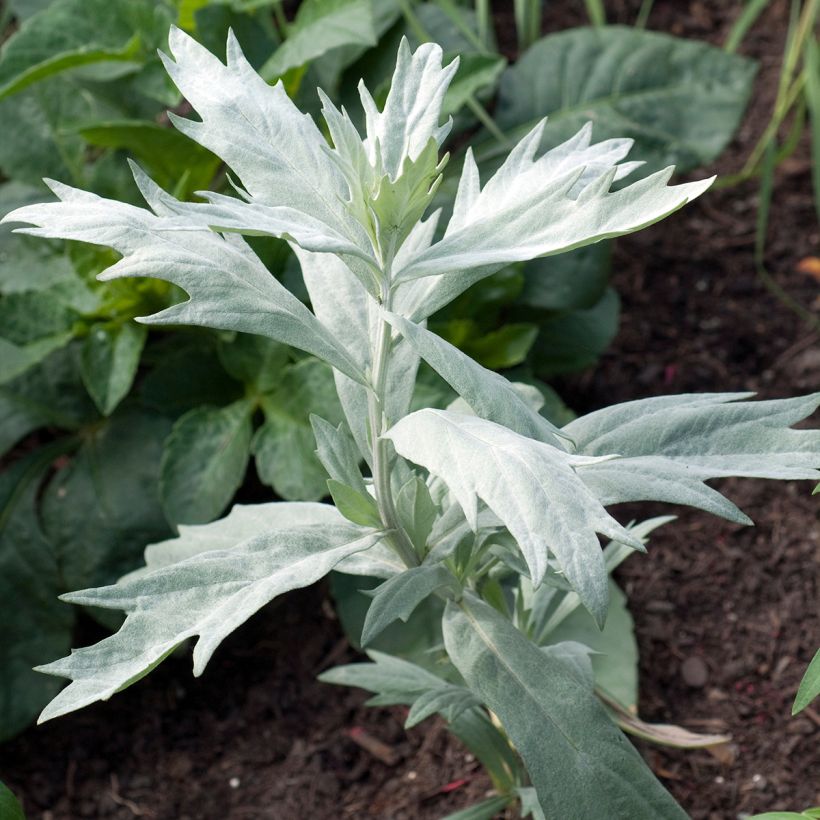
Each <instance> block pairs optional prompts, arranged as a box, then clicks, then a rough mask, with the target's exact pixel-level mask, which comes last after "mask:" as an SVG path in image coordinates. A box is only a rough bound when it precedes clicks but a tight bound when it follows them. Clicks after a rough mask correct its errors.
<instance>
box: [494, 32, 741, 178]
mask: <svg viewBox="0 0 820 820" xmlns="http://www.w3.org/2000/svg"><path fill="white" fill-rule="evenodd" d="M756 68H757V67H756V64H755V63H754V62H753V61H752V60H749V59H746V58H744V57H739V56H736V55H731V54H727V53H726V52H725V51H723V50H722V49H719V48H715V47H714V46H711V45H708V44H707V43H703V42H698V41H696V40H692V39H684V38H681V37H671V36H669V35H667V34H661V33H659V32H653V31H642V30H638V29H635V28H628V27H625V26H604V27H596V28H576V29H571V30H569V31H563V32H559V33H557V34H551V35H548V36H547V37H544V38H542V39H541V40H539V41H538V42H537V43H535V44H534V45H533V46H532V47H531V48H530V49H528V50H527V52H526V54H524V55H522V57H521V59H520V60H518V62H517V63H516V64H515V65H514V66H512V67H510V68H509V69H507V71H506V72H505V74H504V75H503V77H502V78H501V86H500V89H499V95H498V105H497V108H496V112H495V116H496V120H497V122H498V125H499V127H500V128H501V129H503V130H504V132H505V133H507V134H510V135H511V136H514V137H517V136H518V135H521V134H523V133H526V132H527V131H529V130H530V128H532V126H533V125H535V123H536V122H538V121H539V120H540V119H541V118H542V117H545V116H549V117H551V118H552V119H551V120H550V122H549V123H548V125H547V128H546V130H545V132H544V135H543V139H542V143H541V145H542V147H545V148H547V147H551V146H553V145H557V144H558V143H560V142H562V141H563V140H565V139H568V138H569V137H570V136H572V134H574V133H575V132H576V131H577V130H578V129H579V128H580V127H581V126H582V125H583V124H584V123H586V122H590V121H591V122H592V123H593V125H594V128H595V133H596V135H597V137H598V138H599V139H607V138H610V137H631V138H632V139H634V140H635V143H636V144H635V156H636V157H637V158H640V159H641V160H643V161H644V162H645V163H646V167H645V173H651V172H654V171H658V170H660V169H661V168H663V167H665V166H667V165H670V164H675V165H677V166H678V167H679V168H680V169H681V170H689V169H692V168H695V167H697V166H700V165H706V164H708V163H710V162H712V161H713V160H714V159H716V158H717V156H718V154H720V152H721V151H722V150H723V149H724V148H725V146H726V145H727V144H728V143H729V140H730V139H731V137H732V135H733V134H734V132H735V130H736V129H737V127H738V125H739V123H740V119H741V117H742V115H743V112H744V110H745V108H746V103H747V101H748V99H749V96H750V94H751V90H752V81H753V79H754V75H755V71H756ZM693 111H697V112H698V116H697V117H693V116H692V112H693Z"/></svg>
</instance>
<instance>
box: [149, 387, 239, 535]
mask: <svg viewBox="0 0 820 820" xmlns="http://www.w3.org/2000/svg"><path fill="white" fill-rule="evenodd" d="M252 412H253V405H252V404H251V403H250V402H248V401H247V400H244V399H241V400H240V401H237V402H234V403H233V404H229V405H227V406H226V407H198V408H195V409H194V410H191V411H190V412H188V413H186V414H185V415H184V416H182V417H180V418H179V419H178V420H177V422H176V423H175V424H174V428H173V430H172V431H171V435H170V436H169V437H168V439H167V441H166V442H165V449H164V452H163V455H162V472H161V475H160V493H161V495H162V506H163V509H164V510H165V514H166V516H167V517H168V520H169V521H170V522H171V523H172V524H204V523H206V522H208V521H212V520H213V519H214V518H216V517H217V516H219V515H220V514H221V513H222V511H223V510H224V509H225V507H227V505H228V504H229V503H230V500H231V499H232V498H233V496H234V493H235V492H236V490H237V489H238V487H239V485H240V484H241V483H242V479H243V478H244V477H245V470H246V468H247V465H248V458H249V456H250V444H251V434H252V429H251V414H252Z"/></svg>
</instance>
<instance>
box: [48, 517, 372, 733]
mask: <svg viewBox="0 0 820 820" xmlns="http://www.w3.org/2000/svg"><path fill="white" fill-rule="evenodd" d="M378 538H379V535H378V533H374V532H373V531H367V530H364V529H362V528H361V527H354V526H353V525H347V524H337V525H335V526H326V525H322V526H301V527H300V526H297V527H291V528H289V529H284V530H269V531H267V532H266V531H262V532H257V533H256V534H255V535H253V536H251V537H250V538H247V539H245V540H239V541H237V543H235V544H234V546H233V547H232V548H231V549H227V550H211V551H208V552H203V553H199V554H198V555H195V556H193V557H191V558H189V559H187V560H184V561H182V562H180V563H176V564H172V565H170V566H166V567H163V568H160V569H157V570H154V571H153V572H149V573H147V574H145V575H140V576H137V577H132V578H128V577H126V578H124V579H122V580H121V581H120V582H119V583H117V584H114V585H112V586H108V587H101V588H99V589H89V590H84V591H81V592H74V593H71V594H69V595H66V596H64V599H65V600H67V601H69V602H70V603H76V604H84V605H88V606H100V607H104V608H108V609H123V610H125V612H126V620H125V623H124V624H123V626H122V628H121V629H120V631H119V632H117V633H116V634H115V635H112V636H110V637H108V638H105V639H104V640H102V641H100V642H99V643H98V644H95V645H94V646H90V647H85V648H83V649H78V650H75V651H74V652H72V654H71V655H70V656H68V657H67V658H63V659H62V660H59V661H55V662H53V663H50V664H48V665H47V666H43V667H40V668H39V671H41V672H46V673H48V674H51V675H56V676H58V677H64V678H69V679H70V680H71V681H72V682H71V684H70V685H69V686H67V687H66V688H65V689H64V690H63V691H62V692H61V693H60V694H59V695H58V696H57V697H56V698H55V699H54V700H53V701H52V702H51V703H50V704H49V706H48V707H46V709H45V711H44V712H43V714H42V715H41V717H40V720H41V722H42V721H44V720H49V719H51V718H54V717H57V716H59V715H63V714H66V713H67V712H71V711H74V710H75V709H79V708H81V707H83V706H87V705H88V704H90V703H94V702H95V701H97V700H107V699H108V698H110V697H111V695H113V694H115V693H116V692H119V691H121V690H122V689H125V688H126V687H127V686H130V685H131V684H132V683H134V682H136V681H137V680H139V679H140V678H142V677H143V676H144V675H146V674H147V673H148V672H150V671H151V670H152V669H153V668H154V667H155V666H156V665H157V664H159V663H160V662H161V661H162V660H164V659H165V658H166V657H167V656H168V655H169V654H170V653H171V652H172V651H173V650H174V649H175V648H176V647H177V646H179V645H180V644H181V643H182V642H183V641H185V640H186V639H188V638H192V637H194V636H199V639H198V640H197V643H196V646H195V647H194V653H193V660H194V674H195V675H201V674H202V671H203V670H204V668H205V666H206V664H207V663H208V661H209V660H210V658H211V655H212V654H213V652H214V650H215V649H216V648H217V647H218V646H219V644H220V643H221V642H222V641H223V640H224V639H225V638H226V637H227V636H228V635H229V634H230V633H231V632H233V630H234V629H236V628H237V627H238V626H240V625H241V624H243V623H244V622H245V621H246V620H247V619H248V618H249V617H250V616H251V615H253V614H254V613H255V612H256V611H257V610H258V609H260V608H261V607H263V606H264V605H265V604H267V603H268V602H269V601H271V600H273V598H275V597H276V596H277V595H280V594H282V593H283V592H287V591H289V590H291V589H299V588H301V587H305V586H308V585H309V584H312V583H313V582H314V581H317V580H319V579H320V578H322V577H323V576H324V575H326V574H327V573H328V572H330V570H331V569H333V567H335V566H336V564H338V563H339V561H341V560H342V559H343V558H345V557H346V556H348V555H352V554H353V553H354V552H358V551H360V550H363V549H367V548H368V547H369V546H372V545H373V544H374V543H375V542H376V541H377V540H378Z"/></svg>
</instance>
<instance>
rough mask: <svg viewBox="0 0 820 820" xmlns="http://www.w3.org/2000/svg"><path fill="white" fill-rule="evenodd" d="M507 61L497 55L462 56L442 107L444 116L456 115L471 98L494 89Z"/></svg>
mask: <svg viewBox="0 0 820 820" xmlns="http://www.w3.org/2000/svg"><path fill="white" fill-rule="evenodd" d="M506 65H507V61H506V60H505V59H504V58H503V57H500V56H499V55H497V54H469V53H468V54H462V55H461V56H460V61H459V65H458V71H457V72H456V76H455V77H454V78H453V82H452V83H451V84H450V87H449V88H448V89H447V94H446V95H445V97H444V103H443V105H442V107H441V113H442V114H443V115H445V116H446V115H448V114H455V113H456V112H457V111H458V110H459V109H460V108H462V107H463V106H464V105H465V104H466V103H467V100H468V99H469V98H470V97H474V96H475V95H476V94H478V93H479V92H480V91H483V90H485V89H488V88H493V87H494V86H495V84H496V83H497V82H498V78H499V77H500V76H501V72H502V71H504V68H505V66H506Z"/></svg>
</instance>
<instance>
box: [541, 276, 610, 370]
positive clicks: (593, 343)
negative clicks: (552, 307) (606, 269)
mask: <svg viewBox="0 0 820 820" xmlns="http://www.w3.org/2000/svg"><path fill="white" fill-rule="evenodd" d="M619 312H620V302H619V300H618V296H617V294H616V293H615V291H614V290H612V289H611V288H610V289H608V290H607V291H606V293H605V294H604V296H603V298H602V299H601V300H600V301H599V302H598V304H596V305H595V306H594V307H592V308H590V309H589V310H573V311H568V312H566V313H559V314H558V315H557V316H554V317H553V318H551V319H547V320H546V321H545V322H544V323H543V324H542V325H541V332H540V333H539V334H538V338H537V339H536V341H535V345H534V346H533V349H532V353H531V357H530V360H531V362H532V366H533V369H534V370H535V372H536V373H537V374H538V375H539V376H540V377H541V378H544V379H548V378H552V377H553V376H558V375H561V374H562V373H572V372H574V371H577V370H583V369H584V368H585V367H590V366H591V365H593V364H595V362H596V361H597V360H598V357H599V356H600V355H601V353H602V352H603V351H604V350H606V348H607V347H609V344H610V342H611V341H612V340H613V339H614V338H615V334H616V333H617V332H618V315H619Z"/></svg>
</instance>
